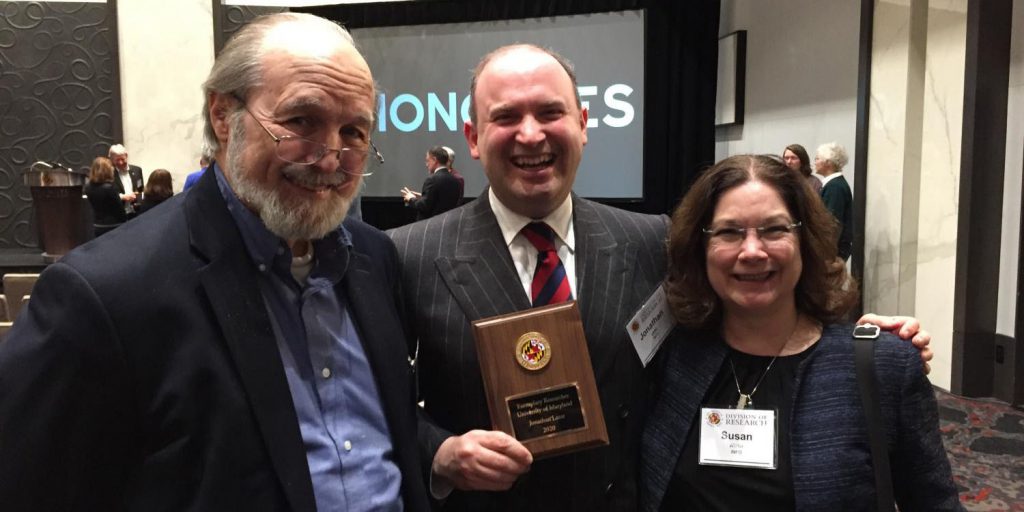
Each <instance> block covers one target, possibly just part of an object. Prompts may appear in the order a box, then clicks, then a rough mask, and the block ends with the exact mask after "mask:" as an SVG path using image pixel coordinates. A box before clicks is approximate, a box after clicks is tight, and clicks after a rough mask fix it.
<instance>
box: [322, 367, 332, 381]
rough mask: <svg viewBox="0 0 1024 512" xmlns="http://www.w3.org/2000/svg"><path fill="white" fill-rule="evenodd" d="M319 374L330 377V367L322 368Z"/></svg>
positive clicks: (326, 377)
mask: <svg viewBox="0 0 1024 512" xmlns="http://www.w3.org/2000/svg"><path fill="white" fill-rule="evenodd" d="M320 375H323V376H324V378H325V379H329V378H331V369H330V368H324V369H323V370H320Z"/></svg>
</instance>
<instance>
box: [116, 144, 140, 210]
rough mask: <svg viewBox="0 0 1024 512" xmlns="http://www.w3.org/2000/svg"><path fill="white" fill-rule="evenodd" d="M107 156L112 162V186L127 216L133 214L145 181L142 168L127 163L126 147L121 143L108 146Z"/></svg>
mask: <svg viewBox="0 0 1024 512" xmlns="http://www.w3.org/2000/svg"><path fill="white" fill-rule="evenodd" d="M107 156H108V157H109V158H110V161H111V162H113V163H114V171H115V172H114V187H116V188H117V192H118V194H119V195H120V197H121V202H122V203H124V211H125V213H126V214H127V215H128V218H129V219H130V218H132V217H134V216H135V213H136V212H135V207H136V203H137V202H138V201H139V200H141V199H142V191H143V189H144V188H145V183H144V182H143V179H142V168H140V167H139V166H137V165H129V164H128V148H126V147H124V146H123V145H121V144H114V145H112V146H110V149H109V150H108V151H107Z"/></svg>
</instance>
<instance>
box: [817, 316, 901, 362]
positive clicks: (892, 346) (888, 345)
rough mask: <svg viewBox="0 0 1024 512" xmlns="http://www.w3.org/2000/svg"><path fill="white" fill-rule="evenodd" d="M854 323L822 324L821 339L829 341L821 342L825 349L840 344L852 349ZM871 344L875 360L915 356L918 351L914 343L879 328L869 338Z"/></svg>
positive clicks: (834, 347)
mask: <svg viewBox="0 0 1024 512" xmlns="http://www.w3.org/2000/svg"><path fill="white" fill-rule="evenodd" d="M855 328H856V326H855V325H854V324H848V323H836V324H828V325H826V326H824V328H823V329H822V333H821V338H822V340H823V341H827V342H829V343H827V344H823V346H825V347H826V349H827V350H831V349H836V348H838V347H840V346H845V347H847V350H852V347H853V344H854V340H855V339H856V338H855V337H854V329H855ZM871 342H872V345H873V346H874V354H875V358H876V360H878V359H879V358H880V357H881V358H883V359H887V358H906V357H917V354H918V351H917V349H916V348H914V345H913V344H912V343H910V342H909V341H904V340H902V339H900V337H899V336H896V335H895V334H893V333H891V332H889V331H885V330H879V332H878V337H876V338H874V339H871Z"/></svg>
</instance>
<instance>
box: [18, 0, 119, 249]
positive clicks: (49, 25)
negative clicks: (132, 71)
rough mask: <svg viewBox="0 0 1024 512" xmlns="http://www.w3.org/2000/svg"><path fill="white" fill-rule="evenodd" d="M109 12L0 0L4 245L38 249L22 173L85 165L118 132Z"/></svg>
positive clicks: (93, 6)
mask: <svg viewBox="0 0 1024 512" xmlns="http://www.w3.org/2000/svg"><path fill="white" fill-rule="evenodd" d="M111 10H112V9H111V7H110V6H108V5H107V4H103V3H64V2H53V3H48V2H6V1H5V2H0V250H3V249H12V248H26V247H36V246H37V241H36V229H35V225H34V221H33V215H32V203H31V195H30V194H29V190H28V188H27V187H25V186H24V185H22V182H21V172H22V170H24V169H26V168H28V166H30V165H31V164H32V162H34V161H36V160H47V161H49V160H59V161H60V162H61V163H63V164H65V165H67V166H70V167H71V168H73V169H79V168H87V167H88V165H89V163H90V162H91V161H92V159H93V157H95V156H97V155H102V154H106V150H107V147H108V146H109V145H110V143H111V142H112V141H113V140H114V138H115V136H117V137H119V136H120V132H121V114H120V87H119V86H118V72H117V66H118V57H117V35H116V33H115V30H113V29H112V27H114V26H115V24H114V23H115V20H113V19H112V18H113V16H114V14H112V12H111Z"/></svg>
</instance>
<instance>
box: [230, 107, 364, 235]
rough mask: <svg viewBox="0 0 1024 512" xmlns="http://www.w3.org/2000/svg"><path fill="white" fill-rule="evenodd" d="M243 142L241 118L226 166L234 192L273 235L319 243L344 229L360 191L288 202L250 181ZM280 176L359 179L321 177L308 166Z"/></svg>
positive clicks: (312, 179)
mask: <svg viewBox="0 0 1024 512" xmlns="http://www.w3.org/2000/svg"><path fill="white" fill-rule="evenodd" d="M244 138H245V130H244V128H243V126H242V122H241V118H239V119H238V122H232V123H231V136H230V137H229V138H228V148H227V158H228V162H227V163H228V166H229V168H230V175H231V178H232V179H231V188H232V190H234V192H235V195H237V196H238V198H239V199H240V200H241V201H242V202H243V203H244V204H245V205H246V206H248V207H249V208H251V209H253V210H255V212H256V214H257V215H259V217H260V220H262V221H263V224H264V225H265V226H266V227H267V229H268V230H270V232H271V233H273V234H275V235H277V236H279V237H281V238H283V239H285V240H319V239H321V238H323V237H325V236H327V234H328V233H330V232H331V231H333V230H335V229H337V228H338V226H340V225H341V222H342V221H343V220H345V215H346V214H347V213H348V208H349V206H351V204H352V200H353V198H354V197H355V194H356V192H357V191H358V190H359V187H358V186H355V187H352V192H351V193H350V194H349V195H348V196H341V195H338V194H335V193H333V192H331V193H330V194H329V195H328V198H327V199H325V200H322V201H315V202H312V201H294V200H293V201H285V200H283V199H282V198H281V196H280V195H279V194H278V193H277V191H275V190H273V189H268V188H266V186H265V185H264V184H262V183H259V182H258V181H256V180H254V179H252V178H251V175H252V174H251V172H250V170H249V169H246V168H245V166H244V164H243V163H242V155H243V153H244V152H245V149H246V148H245V142H244ZM281 172H282V174H287V175H289V176H296V177H298V178H299V180H298V181H300V182H303V181H308V182H316V181H318V180H322V181H326V180H337V179H338V178H343V179H345V180H350V179H357V178H354V177H351V176H344V175H338V176H328V177H322V176H320V177H318V176H317V173H315V172H314V171H312V170H310V168H309V166H306V165H298V164H289V165H288V166H287V167H285V168H283V169H282V170H281ZM282 179H283V178H282Z"/></svg>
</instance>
